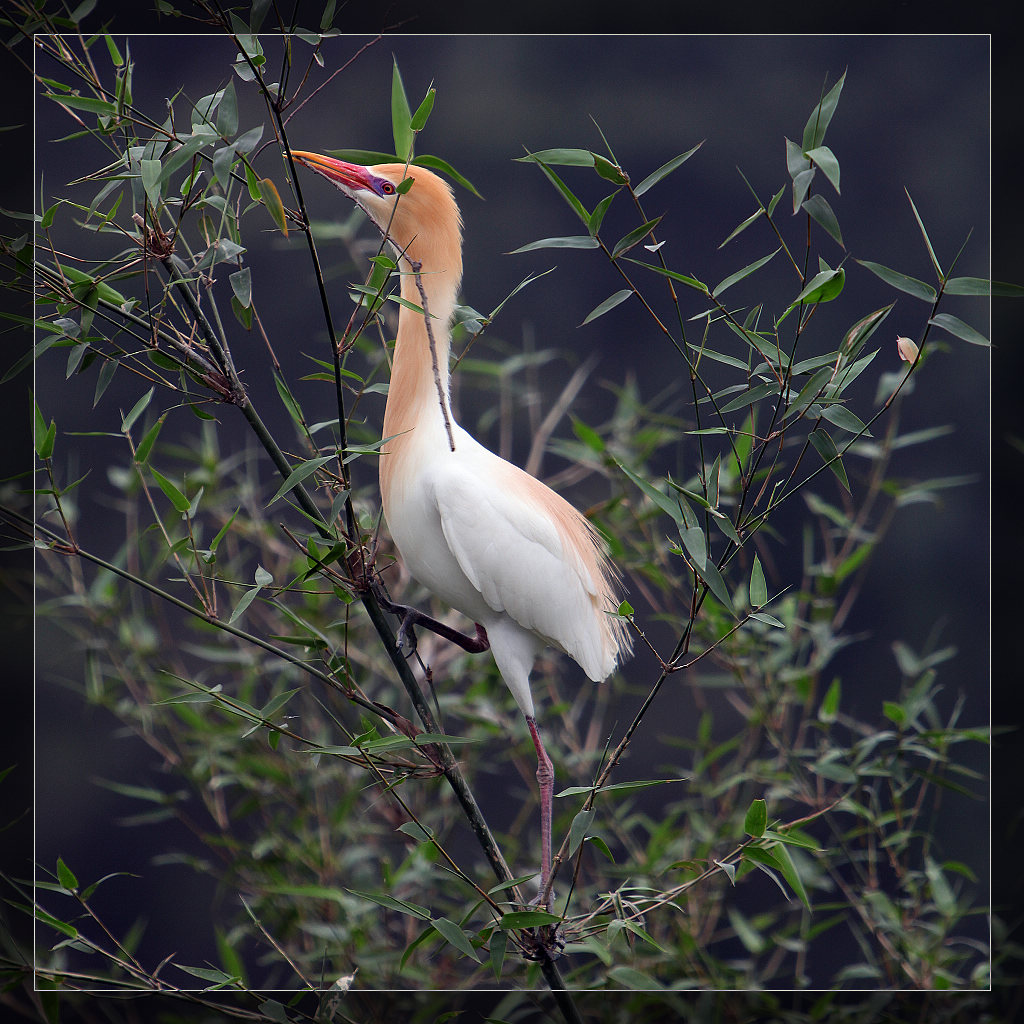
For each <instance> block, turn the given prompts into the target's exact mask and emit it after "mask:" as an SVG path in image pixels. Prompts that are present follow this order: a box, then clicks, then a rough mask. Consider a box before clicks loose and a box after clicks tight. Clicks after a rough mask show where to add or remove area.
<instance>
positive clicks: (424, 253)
mask: <svg viewBox="0 0 1024 1024" xmlns="http://www.w3.org/2000/svg"><path fill="white" fill-rule="evenodd" d="M293 156H294V157H295V159H296V160H298V161H300V162H301V163H302V164H304V165H305V166H306V167H308V168H309V169H310V170H312V171H315V172H316V173H318V174H320V175H322V176H323V177H325V178H327V180H328V181H330V182H331V183H332V184H333V185H335V186H336V187H337V188H339V189H340V190H341V191H342V192H344V193H345V195H346V196H348V197H349V199H351V200H353V201H354V202H355V203H357V204H358V205H359V206H360V207H362V209H363V210H364V211H365V212H366V214H367V215H368V216H369V218H370V220H371V221H373V223H374V224H375V225H376V226H377V227H378V228H379V229H380V231H381V233H382V234H383V235H384V237H385V238H386V240H387V241H388V242H389V243H390V245H391V246H392V248H393V249H394V251H395V253H396V257H397V259H398V261H399V268H400V271H401V275H402V277H401V294H402V298H403V299H404V300H406V302H407V303H411V304H412V305H414V306H415V307H417V308H415V309H411V308H409V307H408V306H407V305H402V306H401V308H400V310H399V314H398V335H397V338H396V341H395V351H394V360H393V363H392V368H391V384H390V387H389V390H388V397H387V406H386V408H385V412H384V437H385V438H388V439H389V440H388V441H387V443H386V445H385V446H384V447H383V448H382V450H381V454H380V491H381V500H382V503H383V506H384V515H385V518H386V519H387V524H388V528H389V530H390V532H391V536H392V539H393V540H394V542H395V546H396V547H397V548H398V552H399V554H400V556H401V558H402V560H403V561H404V563H405V565H406V567H407V568H408V570H409V572H410V573H411V574H412V576H413V577H414V578H415V579H417V580H418V581H419V582H420V583H422V584H423V585H424V586H425V587H426V588H427V589H428V590H430V591H431V592H432V593H433V594H435V595H436V596H437V597H439V598H440V599H441V600H442V601H444V602H445V603H446V604H448V605H450V606H451V607H452V608H454V609H456V610H458V611H459V612H461V613H462V614H464V615H466V616H468V617H469V618H470V619H471V620H472V621H473V622H474V623H475V624H476V636H475V637H468V636H465V635H463V634H461V633H458V632H457V631H455V630H452V629H450V628H447V627H441V628H440V629H437V627H438V626H439V625H440V624H439V623H437V622H436V621H435V620H432V619H430V618H428V617H427V616H425V615H423V614H421V613H419V612H416V611H414V610H412V609H408V608H405V607H404V606H400V605H391V604H390V602H387V601H385V605H386V606H387V607H389V609H390V610H392V611H397V612H398V613H399V614H401V615H402V617H403V618H402V627H401V629H400V631H399V643H402V642H403V641H404V640H411V639H412V634H411V630H412V627H413V626H415V625H425V626H428V627H429V628H434V629H436V630H437V631H438V632H440V633H441V635H443V636H446V637H447V638H448V639H450V640H455V641H456V642H457V643H461V645H462V646H463V647H464V648H465V649H466V650H469V651H483V650H486V649H488V648H490V651H491V653H492V654H493V655H494V660H495V662H496V663H497V666H498V670H499V671H500V673H501V676H502V678H503V679H504V680H505V683H506V684H507V685H508V688H509V689H510V690H511V691H512V695H513V696H514V697H515V700H516V703H517V704H518V705H519V707H520V709H521V710H522V712H523V715H524V716H525V717H526V724H527V726H528V727H529V730H530V735H531V737H532V738H533V744H534V746H535V747H536V750H537V764H538V767H537V781H538V784H539V788H540V806H541V846H542V852H541V877H540V891H541V893H544V892H545V891H546V890H547V889H548V880H549V877H550V872H551V804H552V794H553V790H554V768H553V766H552V763H551V759H550V758H549V757H548V755H547V752H546V751H545V749H544V744H543V743H542V742H541V738H540V732H539V731H538V728H537V721H536V717H535V712H534V705H533V698H532V696H531V694H530V672H531V670H532V668H533V664H534V661H535V659H536V657H537V655H538V654H539V653H540V651H541V650H542V649H543V648H544V647H546V646H549V645H550V646H553V647H556V648H558V649H559V650H562V651H564V652H565V653H566V654H568V655H570V656H571V657H572V658H574V659H575V660H576V661H577V662H578V663H579V665H580V667H581V668H582V669H583V671H584V672H585V673H586V674H587V675H588V676H589V677H590V678H591V679H592V680H594V681H595V682H597V681H600V680H603V679H605V678H607V676H609V675H610V674H611V672H612V671H613V670H614V669H615V666H616V665H617V664H618V663H619V661H620V660H622V659H623V658H625V657H626V656H628V654H629V651H630V648H631V637H630V634H629V633H628V631H627V628H626V623H625V622H624V620H623V619H622V618H620V617H618V616H617V615H616V614H615V612H616V609H617V608H618V606H619V600H618V598H617V596H616V589H617V575H616V573H615V570H614V568H613V567H612V566H611V564H610V563H609V561H608V559H607V556H606V555H605V552H604V548H603V545H602V542H601V539H600V536H599V535H598V534H597V532H596V531H595V530H594V528H593V527H592V526H591V524H590V523H589V522H588V521H587V520H586V519H585V518H584V517H583V516H582V515H580V513H579V512H577V511H576V509H575V508H573V507H572V505H570V504H569V503H568V502H567V501H566V500H565V499H564V498H562V497H560V496H559V495H558V494H556V493H555V492H554V491H552V490H551V489H550V488H549V487H547V486H546V485H545V484H543V483H541V482H540V481H539V480H536V479H535V478H534V477H532V476H530V475H529V474H528V473H526V472H524V471H523V470H521V469H519V468H518V467H517V466H513V465H512V464H511V463H509V462H506V461H505V460H504V459H502V458H499V457H498V456H497V455H495V454H494V453H493V452H490V451H488V450H487V449H486V448H484V447H483V445H481V444H480V443H479V442H477V441H476V440H475V439H474V438H473V437H471V436H470V435H469V434H468V433H467V432H466V431H465V430H463V429H462V427H460V426H459V425H458V423H456V422H455V419H454V418H453V416H452V412H451V407H450V404H449V366H448V362H449V347H450V337H449V324H450V321H451V319H452V314H453V311H454V309H455V301H456V296H457V294H458V290H459V285H460V282H461V279H462V218H461V215H460V213H459V208H458V206H457V205H456V203H455V198H454V196H453V195H452V191H451V189H450V188H449V186H448V185H447V183H446V182H444V181H443V180H442V179H441V178H439V177H438V176H437V175H435V174H433V173H431V172H430V171H428V170H425V169H424V168H422V167H416V166H408V167H407V166H405V165H403V164H378V165H376V166H373V167H362V166H358V165H356V164H350V163H346V162H344V161H341V160H335V159H333V158H331V157H327V156H320V155H319V154H316V153H305V152H296V153H293ZM407 178H412V179H413V180H412V183H411V185H410V186H409V187H408V188H407V189H406V188H404V187H403V188H401V189H400V187H399V186H400V185H402V183H403V182H404V181H405V180H406V179H407ZM420 309H422V310H423V311H424V312H419V310H420Z"/></svg>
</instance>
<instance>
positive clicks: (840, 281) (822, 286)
mask: <svg viewBox="0 0 1024 1024" xmlns="http://www.w3.org/2000/svg"><path fill="white" fill-rule="evenodd" d="M845 283H846V271H845V270H843V269H842V268H840V269H839V270H822V271H820V272H819V273H817V274H815V275H814V277H812V278H811V280H810V281H808V282H807V284H806V285H804V288H803V290H802V291H801V292H800V294H799V295H798V296H797V297H796V299H795V300H794V304H795V305H796V304H799V305H802V306H811V305H814V303H816V302H831V301H832V299H834V298H835V297H836V296H837V295H838V294H839V293H840V292H841V291H842V290H843V285H844V284H845Z"/></svg>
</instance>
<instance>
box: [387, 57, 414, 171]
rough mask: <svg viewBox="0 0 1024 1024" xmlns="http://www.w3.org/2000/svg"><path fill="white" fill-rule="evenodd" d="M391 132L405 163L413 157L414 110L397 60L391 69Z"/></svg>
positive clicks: (400, 158)
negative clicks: (406, 92)
mask: <svg viewBox="0 0 1024 1024" xmlns="http://www.w3.org/2000/svg"><path fill="white" fill-rule="evenodd" d="M391 134H392V136H393V137H394V140H395V152H396V153H397V154H398V157H399V161H400V162H402V163H404V162H405V161H407V160H409V159H410V158H411V157H412V147H413V140H414V139H415V135H414V134H413V130H412V112H411V111H410V110H409V100H408V99H407V98H406V95H405V86H404V85H402V74H401V72H400V71H399V70H398V61H397V60H396V61H394V66H393V68H392V71H391Z"/></svg>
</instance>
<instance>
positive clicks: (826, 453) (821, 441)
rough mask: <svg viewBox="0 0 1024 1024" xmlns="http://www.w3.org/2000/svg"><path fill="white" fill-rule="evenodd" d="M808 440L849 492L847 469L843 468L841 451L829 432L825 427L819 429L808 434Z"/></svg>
mask: <svg viewBox="0 0 1024 1024" xmlns="http://www.w3.org/2000/svg"><path fill="white" fill-rule="evenodd" d="M808 439H809V440H810V442H811V444H813V445H814V447H815V449H816V450H817V452H818V454H819V455H820V456H821V457H822V459H824V460H825V462H826V463H827V464H828V468H829V469H831V470H832V472H833V473H835V475H836V478H837V479H838V480H839V482H840V483H841V484H842V485H843V487H845V488H846V490H847V491H849V490H850V481H849V478H848V477H847V475H846V467H845V466H843V460H842V459H840V458H839V450H838V449H837V448H836V444H835V441H833V440H832V438H831V437H830V436H829V433H828V431H827V430H825V428H824V427H818V429H817V430H812V431H811V432H810V434H808Z"/></svg>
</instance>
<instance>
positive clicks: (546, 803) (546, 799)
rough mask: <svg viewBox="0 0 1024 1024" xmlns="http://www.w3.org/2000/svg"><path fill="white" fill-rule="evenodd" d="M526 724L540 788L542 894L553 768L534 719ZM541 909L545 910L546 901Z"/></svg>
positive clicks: (548, 867)
mask: <svg viewBox="0 0 1024 1024" xmlns="http://www.w3.org/2000/svg"><path fill="white" fill-rule="evenodd" d="M526 724H527V725H528V726H529V727H530V735H531V736H532V737H533V745H534V747H535V748H536V749H537V785H538V786H539V787H540V891H541V893H543V892H544V890H545V889H546V888H547V884H548V878H549V877H550V876H551V804H552V801H553V798H554V793H555V766H554V765H553V764H552V763H551V758H550V757H548V752H547V751H546V750H545V749H544V744H543V743H541V740H540V733H539V732H538V731H537V721H536V719H534V718H533V717H532V716H530V715H527V716H526ZM548 899H550V893H549V894H548ZM542 909H544V910H546V909H547V901H545V903H544V906H543V908H542Z"/></svg>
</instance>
